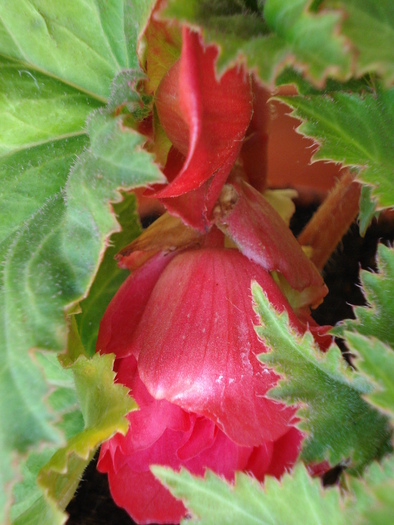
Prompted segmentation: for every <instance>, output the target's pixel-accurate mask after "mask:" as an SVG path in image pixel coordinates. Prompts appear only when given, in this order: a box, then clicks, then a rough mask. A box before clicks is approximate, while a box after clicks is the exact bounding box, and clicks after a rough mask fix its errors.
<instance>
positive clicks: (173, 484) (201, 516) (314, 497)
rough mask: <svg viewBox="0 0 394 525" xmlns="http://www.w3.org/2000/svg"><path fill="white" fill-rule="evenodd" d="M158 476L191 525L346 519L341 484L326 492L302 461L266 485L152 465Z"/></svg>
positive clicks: (308, 524) (241, 476)
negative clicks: (179, 501)
mask: <svg viewBox="0 0 394 525" xmlns="http://www.w3.org/2000/svg"><path fill="white" fill-rule="evenodd" d="M151 470H152V472H153V474H154V475H155V476H156V477H157V478H159V480H160V481H161V482H162V483H163V484H164V485H165V486H166V487H167V488H169V489H170V491H171V493H172V494H173V495H174V496H175V497H176V498H179V499H182V501H183V502H184V504H185V506H186V507H187V508H188V509H189V510H190V511H191V513H192V515H193V519H192V520H190V519H185V520H183V521H182V523H183V524H184V525H186V523H192V524H197V523H199V524H201V525H216V524H218V523H220V524H223V525H224V524H228V525H232V524H234V523H242V524H245V525H255V524H261V525H277V524H279V523H283V524H285V523H303V524H304V525H318V524H321V523H324V524H325V525H330V524H332V525H334V524H335V525H341V524H345V523H347V522H346V518H345V516H344V514H343V513H342V509H341V506H340V493H339V490H338V489H337V488H329V489H326V490H324V491H323V489H322V487H321V483H320V480H319V479H316V478H315V479H314V478H311V477H310V476H309V475H308V473H307V471H306V469H305V467H304V466H303V465H301V464H300V465H298V466H297V467H296V468H295V469H294V471H293V472H292V473H291V474H285V475H284V476H283V478H282V480H281V481H278V480H277V479H275V478H272V477H269V476H267V477H266V478H265V481H264V486H263V485H261V484H260V483H259V482H258V481H257V480H256V479H254V478H252V477H251V476H247V475H246V474H243V473H242V472H237V473H236V474H235V483H234V484H231V483H228V482H227V481H224V480H223V479H221V478H220V477H218V476H216V475H215V474H213V473H212V472H211V471H209V470H207V471H206V473H205V476H204V478H200V477H197V476H192V475H191V474H190V473H189V472H188V471H187V470H186V469H182V470H181V471H180V472H174V471H173V470H171V469H169V468H166V467H159V466H153V467H151Z"/></svg>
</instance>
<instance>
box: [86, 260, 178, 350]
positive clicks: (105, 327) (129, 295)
mask: <svg viewBox="0 0 394 525" xmlns="http://www.w3.org/2000/svg"><path fill="white" fill-rule="evenodd" d="M171 258H172V255H171V254H163V253H158V254H157V255H156V256H154V257H152V259H150V260H149V261H148V262H147V263H146V264H144V265H143V266H141V268H139V269H138V270H136V271H135V272H134V273H133V274H132V275H130V277H128V278H127V279H126V281H125V282H124V283H123V284H122V286H121V287H120V288H119V290H118V291H117V293H116V295H115V298H114V299H113V300H112V301H111V302H110V304H109V306H108V308H107V310H106V312H105V315H104V317H103V318H102V320H101V323H100V330H99V334H98V338H97V343H96V352H101V353H104V354H110V353H114V354H116V356H117V357H118V358H119V357H123V356H126V355H128V354H129V353H131V350H130V344H131V341H132V339H133V334H134V331H135V328H136V326H137V325H138V323H139V321H140V319H141V317H142V315H143V313H144V309H145V306H146V303H147V301H148V299H149V297H150V295H151V293H152V290H153V288H154V286H155V284H156V282H157V279H158V278H159V276H160V275H161V273H162V271H163V269H164V268H165V267H166V266H167V264H168V263H169V262H170V260H171Z"/></svg>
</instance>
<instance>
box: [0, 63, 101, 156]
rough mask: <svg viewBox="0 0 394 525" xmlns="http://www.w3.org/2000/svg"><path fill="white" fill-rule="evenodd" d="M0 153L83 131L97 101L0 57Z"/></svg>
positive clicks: (45, 142)
mask: <svg viewBox="0 0 394 525" xmlns="http://www.w3.org/2000/svg"><path fill="white" fill-rule="evenodd" d="M0 71H1V75H0V156H4V155H5V154H7V153H14V152H16V151H17V150H21V149H23V148H30V147H33V146H37V145H39V144H48V143H52V142H53V141H54V140H60V139H64V138H67V137H73V136H78V135H81V134H83V133H85V132H84V125H85V120H86V118H87V116H88V114H89V113H90V112H91V111H92V110H93V109H95V108H97V107H99V106H100V105H101V104H100V103H98V102H97V101H96V100H95V99H92V98H90V97H88V96H86V95H84V94H83V93H81V92H79V91H77V90H76V89H74V88H72V87H70V86H68V85H67V84H63V83H62V82H59V81H58V80H56V79H54V78H49V77H47V76H45V75H43V74H42V73H40V72H38V71H34V69H31V68H28V67H27V66H24V65H22V64H21V63H20V62H15V61H11V60H7V59H5V58H2V57H0Z"/></svg>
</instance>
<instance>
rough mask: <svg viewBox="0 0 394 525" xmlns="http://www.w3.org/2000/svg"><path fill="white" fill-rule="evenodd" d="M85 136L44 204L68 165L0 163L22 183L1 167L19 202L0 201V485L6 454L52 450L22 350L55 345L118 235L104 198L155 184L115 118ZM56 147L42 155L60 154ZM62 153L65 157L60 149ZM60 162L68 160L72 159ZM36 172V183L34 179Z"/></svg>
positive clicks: (51, 430) (6, 475)
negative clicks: (2, 222) (2, 216)
mask: <svg viewBox="0 0 394 525" xmlns="http://www.w3.org/2000/svg"><path fill="white" fill-rule="evenodd" d="M89 130H90V133H91V138H92V145H91V148H90V149H89V150H86V151H85V152H84V153H83V154H81V156H80V162H79V163H77V164H76V166H75V168H74V169H73V171H72V173H71V175H70V177H69V179H68V184H67V187H66V190H65V193H64V194H63V193H57V194H53V195H52V196H51V197H50V198H49V199H48V196H47V195H43V194H42V192H43V191H44V190H45V191H47V188H48V189H50V191H55V189H56V190H58V189H59V186H60V187H61V186H62V185H63V184H64V182H65V180H66V177H67V172H68V167H69V165H68V166H67V165H66V163H65V162H61V161H60V160H59V158H56V157H55V158H54V159H52V158H51V156H50V155H49V154H48V160H47V162H48V164H47V165H45V163H44V165H41V162H40V161H41V160H42V155H41V151H40V152H38V153H37V149H34V150H31V155H32V161H30V159H29V155H28V153H27V152H26V151H24V152H21V153H20V154H18V155H15V156H11V157H10V158H8V157H7V159H6V161H4V162H5V164H6V166H5V168H4V169H5V171H6V173H7V175H8V177H9V179H8V180H9V181H10V188H14V187H15V183H16V185H17V186H18V184H21V186H22V181H20V180H18V179H17V180H16V181H15V180H14V179H13V178H12V175H13V174H12V171H11V170H10V166H11V168H12V167H13V166H14V169H15V171H16V172H17V173H18V175H19V177H20V178H23V177H25V179H24V180H25V185H26V187H25V191H27V192H28V199H27V203H28V205H29V206H26V208H25V209H23V210H18V203H20V197H19V195H18V194H17V192H15V193H11V192H10V191H8V192H7V195H4V196H3V199H4V202H6V206H8V208H9V209H10V208H11V209H15V210H16V217H14V216H12V215H11V216H10V217H9V218H7V221H6V228H5V231H4V235H3V239H4V242H3V244H2V251H1V261H2V275H1V279H2V293H1V297H0V312H1V313H0V315H1V317H0V318H1V322H2V326H3V328H2V330H0V365H1V366H0V370H1V377H0V411H1V414H2V417H4V418H5V421H7V426H6V425H2V426H1V431H0V445H1V447H2V454H1V472H2V473H3V474H2V475H3V480H2V481H3V483H4V484H5V483H7V482H8V481H10V480H11V479H12V476H13V469H12V468H11V461H12V457H11V451H12V450H14V451H16V452H20V453H24V452H26V450H27V449H28V448H29V447H30V446H32V445H35V444H37V443H40V442H45V441H46V442H52V443H55V444H56V445H57V446H59V445H60V444H61V443H62V438H61V434H60V433H59V431H58V430H57V429H56V428H55V427H54V426H53V425H54V421H55V419H56V416H55V414H54V413H52V411H51V410H50V409H49V408H48V406H46V403H45V402H44V401H43V399H44V397H45V395H46V393H47V389H48V387H47V385H46V383H45V380H44V377H43V374H42V371H41V370H40V369H39V368H38V367H37V365H35V364H34V363H33V362H32V361H31V358H30V355H29V350H30V349H31V348H42V349H50V350H57V351H60V350H62V349H64V348H65V344H66V332H67V330H66V325H65V322H64V308H65V307H66V306H67V305H70V304H72V303H73V302H75V301H77V300H80V299H81V298H82V296H83V295H84V294H85V293H86V292H87V290H88V287H89V285H90V284H91V281H92V280H93V276H94V274H95V272H96V271H97V267H98V265H99V262H100V258H101V257H102V254H103V252H104V248H105V243H106V239H107V237H108V236H109V235H110V234H111V233H112V232H113V231H115V230H116V229H117V228H118V226H117V223H116V221H115V217H114V216H113V214H112V212H111V207H110V205H109V202H110V200H119V199H120V194H119V193H118V192H117V191H116V190H117V188H131V187H133V186H136V185H143V184H147V183H151V182H155V181H160V180H162V179H163V176H162V175H161V173H160V171H159V169H158V168H157V167H156V166H155V165H154V164H153V163H152V161H151V156H150V155H149V154H148V153H146V152H144V151H143V150H141V147H140V144H141V143H142V141H143V138H142V137H141V136H140V135H139V134H137V133H136V132H135V131H133V130H123V129H122V126H121V121H120V120H119V119H111V117H109V116H106V115H104V114H101V113H100V114H97V116H96V117H94V118H93V119H92V120H91V123H90V126H89ZM70 140H71V139H70ZM73 140H74V141H75V140H77V138H74V139H73ZM79 140H80V138H79ZM59 144H60V143H59ZM59 144H56V145H55V146H54V148H53V150H52V152H57V151H59V149H62V148H61V147H60V146H59ZM67 144H68V143H67ZM79 144H80V145H82V144H83V142H82V143H81V142H80V143H79ZM62 147H63V149H64V150H66V153H67V154H69V153H70V152H69V151H68V148H67V145H65V143H64V144H62ZM38 148H41V149H43V150H46V149H47V148H48V146H40V147H38ZM35 153H37V155H36V156H35ZM21 156H22V158H23V160H24V162H25V163H26V166H27V167H28V169H27V172H25V173H23V172H22V174H21V172H20V171H18V166H19V167H20V165H21V164H20V163H18V160H20V159H21ZM66 158H67V157H66ZM68 158H69V160H70V163H71V161H72V160H73V159H72V155H71V154H70V155H69V157H68ZM63 160H64V159H63ZM30 162H32V163H33V165H30V166H29V163H30ZM56 162H58V171H59V173H58V174H56V173H54V174H53V175H54V178H55V183H54V182H53V181H50V179H49V178H50V177H51V176H52V171H51V167H53V166H54V165H56ZM37 173H40V175H41V177H40V178H38V177H35V176H36V175H37ZM46 177H48V179H46ZM56 177H57V181H56ZM56 184H57V185H58V186H57V188H54V187H53V186H54V185H55V187H56ZM63 195H64V196H65V198H66V201H67V207H66V206H65V201H64V199H63ZM45 197H46V198H47V200H45ZM7 199H8V200H7ZM43 201H44V202H43ZM7 234H8V235H7ZM4 237H5V238H4ZM7 244H8V245H7ZM2 494H3V491H2Z"/></svg>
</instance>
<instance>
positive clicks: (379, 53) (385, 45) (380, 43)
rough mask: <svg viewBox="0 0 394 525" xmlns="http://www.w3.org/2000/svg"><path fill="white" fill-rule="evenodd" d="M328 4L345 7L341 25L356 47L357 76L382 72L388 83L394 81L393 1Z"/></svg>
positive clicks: (330, 1) (336, 0)
mask: <svg viewBox="0 0 394 525" xmlns="http://www.w3.org/2000/svg"><path fill="white" fill-rule="evenodd" d="M325 6H327V7H333V8H338V7H339V8H342V9H344V11H345V12H346V14H347V16H346V17H345V18H344V21H343V23H342V25H341V32H342V33H343V34H344V35H346V36H347V37H348V38H349V39H350V42H351V43H352V45H353V46H354V47H355V48H356V50H357V54H356V71H357V75H363V74H364V73H367V72H374V73H378V74H380V75H381V76H382V77H383V79H384V80H385V81H386V82H387V84H389V83H391V82H392V81H393V80H394V46H393V42H394V3H393V2H392V0H379V1H378V2H377V1H376V0H328V2H325Z"/></svg>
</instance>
